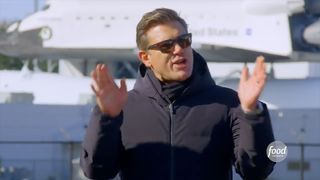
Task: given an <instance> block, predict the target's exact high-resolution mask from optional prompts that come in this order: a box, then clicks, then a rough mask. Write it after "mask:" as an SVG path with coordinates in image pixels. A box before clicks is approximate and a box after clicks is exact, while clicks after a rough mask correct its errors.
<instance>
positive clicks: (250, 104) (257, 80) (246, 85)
mask: <svg viewBox="0 0 320 180" xmlns="http://www.w3.org/2000/svg"><path fill="white" fill-rule="evenodd" d="M266 79H267V76H266V65H265V62H264V57H263V56H258V57H257V59H256V64H255V67H254V70H253V74H252V75H251V76H250V74H249V70H248V67H247V66H245V67H244V68H243V69H242V73H241V78H240V83H239V89H238V96H239V99H240V103H241V107H242V109H243V111H244V112H252V111H254V110H256V108H257V102H258V99H259V96H260V94H261V92H262V90H263V88H264V85H265V83H266Z"/></svg>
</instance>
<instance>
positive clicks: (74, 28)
mask: <svg viewBox="0 0 320 180" xmlns="http://www.w3.org/2000/svg"><path fill="white" fill-rule="evenodd" d="M159 7H167V8H172V9H174V10H176V11H177V12H179V13H180V14H181V16H182V17H183V18H185V19H186V21H187V23H188V24H189V31H190V32H191V33H193V48H195V49H197V50H198V51H200V52H201V53H202V54H203V55H204V56H205V58H206V59H207V60H208V61H218V62H219V61H220V62H228V61H233V62H236V61H253V60H255V56H257V55H260V54H263V55H265V56H266V59H267V60H269V61H320V1H319V0H199V1H192V0H186V1H182V0H175V1H170V0H163V1H147V0H137V1H129V0H120V1H103V0H90V1H89V0H67V1H62V0H49V1H47V3H46V6H45V7H44V9H42V10H41V11H39V12H36V13H34V14H32V15H30V16H28V17H26V18H24V19H23V20H21V21H19V22H15V23H14V24H12V25H11V26H9V28H8V29H7V31H6V32H5V33H1V34H0V53H1V54H5V55H8V56H15V57H24V58H34V57H37V58H50V59H58V58H87V59H88V58H89V59H90V58H96V59H110V60H128V61H130V60H135V59H136V51H137V49H136V44H135V28H136V24H137V22H138V21H139V19H140V18H141V17H142V15H143V14H144V13H145V12H148V11H150V10H153V9H155V8H159Z"/></svg>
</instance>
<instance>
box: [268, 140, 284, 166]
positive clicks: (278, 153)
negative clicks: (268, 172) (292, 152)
mask: <svg viewBox="0 0 320 180" xmlns="http://www.w3.org/2000/svg"><path fill="white" fill-rule="evenodd" d="M266 153H267V156H268V158H269V159H270V160H271V161H273V162H281V161H283V160H284V159H285V158H286V157H287V155H288V147H287V146H286V145H285V144H284V143H283V142H281V141H274V142H272V143H270V144H269V146H268V148H267V152H266Z"/></svg>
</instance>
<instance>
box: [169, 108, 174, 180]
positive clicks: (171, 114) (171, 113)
mask: <svg viewBox="0 0 320 180" xmlns="http://www.w3.org/2000/svg"><path fill="white" fill-rule="evenodd" d="M169 111H170V180H174V146H173V143H174V141H173V140H174V139H173V134H174V132H173V130H174V121H173V103H171V104H169Z"/></svg>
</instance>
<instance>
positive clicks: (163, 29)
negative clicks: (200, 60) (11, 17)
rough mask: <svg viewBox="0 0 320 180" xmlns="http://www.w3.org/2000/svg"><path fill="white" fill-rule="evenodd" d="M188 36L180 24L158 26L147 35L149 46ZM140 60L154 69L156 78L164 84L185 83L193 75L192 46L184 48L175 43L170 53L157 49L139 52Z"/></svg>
mask: <svg viewBox="0 0 320 180" xmlns="http://www.w3.org/2000/svg"><path fill="white" fill-rule="evenodd" d="M184 34H187V31H186V30H185V29H184V27H183V26H182V25H181V24H180V23H179V22H171V23H167V24H161V25H157V26H155V27H152V28H151V29H149V30H148V31H147V33H146V36H147V39H148V42H149V46H150V45H154V44H157V43H159V42H162V41H165V40H169V39H176V38H177V37H179V36H181V35H184ZM139 59H140V60H141V61H142V62H143V63H144V64H145V66H147V67H149V68H151V69H152V71H153V72H154V74H155V76H156V77H157V78H158V79H159V80H160V81H162V82H174V81H184V80H186V79H188V78H189V77H190V76H191V74H192V68H193V53H192V48H191V46H187V47H185V48H182V47H181V46H180V45H179V43H174V45H173V48H172V50H171V51H170V52H161V51H159V50H156V48H151V49H149V50H146V51H140V52H139Z"/></svg>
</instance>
